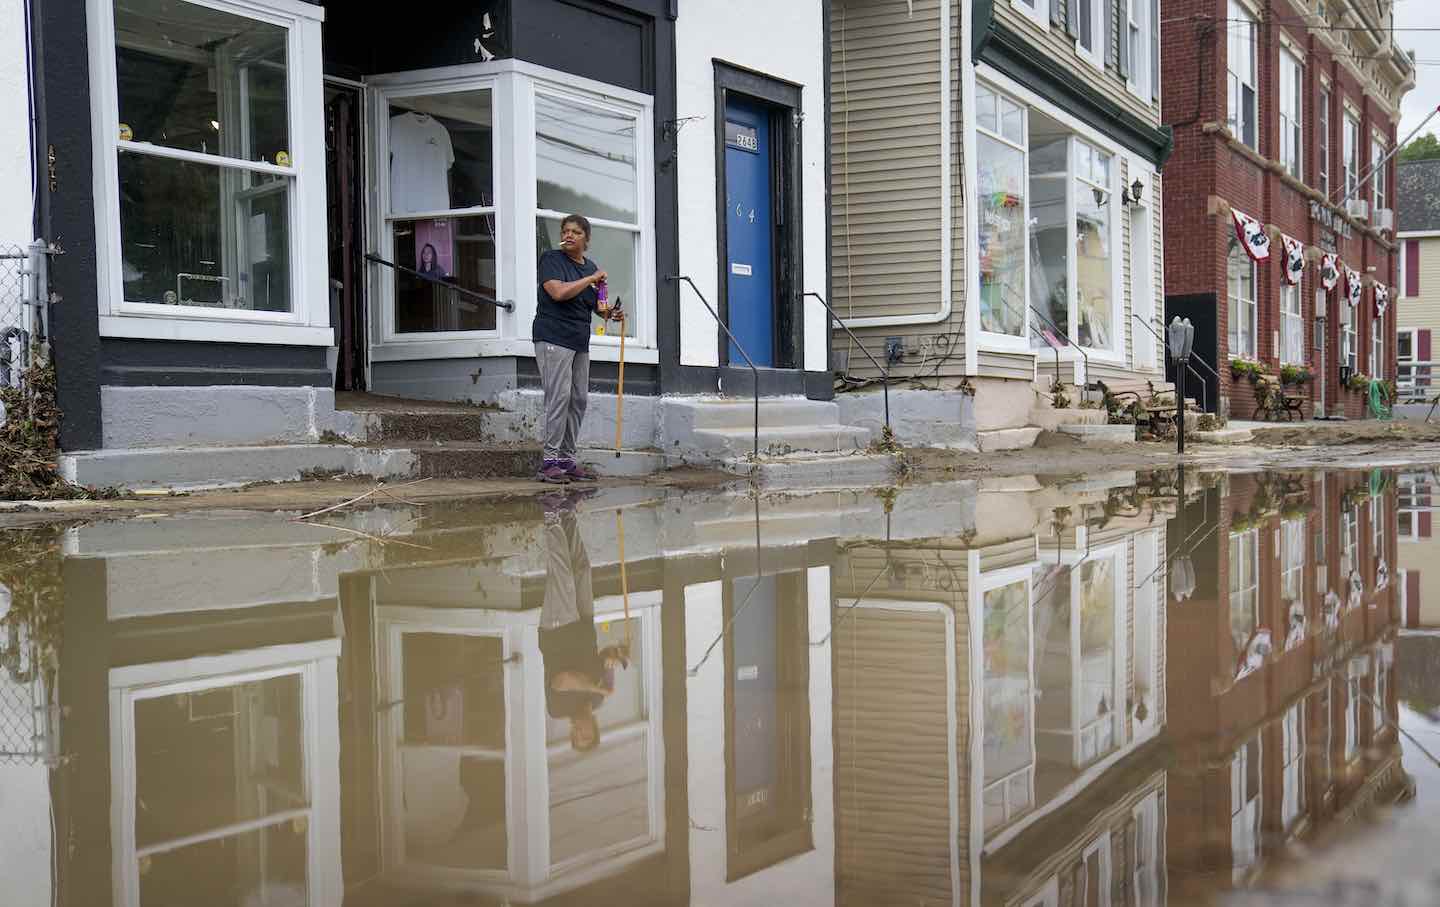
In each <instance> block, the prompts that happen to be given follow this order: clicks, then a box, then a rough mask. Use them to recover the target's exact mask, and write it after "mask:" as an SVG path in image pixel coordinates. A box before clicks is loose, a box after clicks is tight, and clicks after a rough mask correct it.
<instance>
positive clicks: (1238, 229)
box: [1230, 208, 1270, 261]
mask: <svg viewBox="0 0 1440 907" xmlns="http://www.w3.org/2000/svg"><path fill="white" fill-rule="evenodd" d="M1230 217H1231V219H1232V220H1234V221H1235V236H1236V238H1237V239H1239V240H1240V244H1241V245H1242V246H1244V247H1245V254H1247V255H1249V256H1250V258H1251V259H1252V260H1253V261H1265V260H1267V259H1269V258H1270V236H1269V234H1267V233H1266V232H1265V225H1264V224H1262V223H1260V222H1259V221H1258V220H1256V219H1255V218H1253V217H1251V216H1250V215H1248V214H1245V213H1244V212H1242V211H1241V210H1239V209H1238V208H1231V209H1230Z"/></svg>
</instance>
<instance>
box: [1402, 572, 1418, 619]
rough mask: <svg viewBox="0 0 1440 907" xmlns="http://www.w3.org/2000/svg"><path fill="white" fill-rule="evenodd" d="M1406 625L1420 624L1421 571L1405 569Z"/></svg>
mask: <svg viewBox="0 0 1440 907" xmlns="http://www.w3.org/2000/svg"><path fill="white" fill-rule="evenodd" d="M1405 626H1406V627H1418V626H1420V571H1419V570H1406V571H1405Z"/></svg>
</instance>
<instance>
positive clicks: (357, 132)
mask: <svg viewBox="0 0 1440 907" xmlns="http://www.w3.org/2000/svg"><path fill="white" fill-rule="evenodd" d="M325 91H326V94H327V98H326V101H325V118H326V123H325V133H326V134H325V138H326V144H327V147H326V149H325V150H326V171H327V172H326V177H327V179H326V182H327V187H328V188H327V193H326V195H327V197H326V206H325V207H326V213H327V215H328V217H329V218H330V219H331V221H332V222H331V223H330V224H329V231H328V232H329V235H328V237H327V246H326V254H327V256H328V257H329V261H330V275H329V281H330V282H329V283H328V286H329V287H330V292H331V297H330V326H331V328H332V330H333V331H334V332H335V347H336V356H335V382H334V384H335V390H337V391H363V390H365V389H366V386H367V383H368V381H367V379H368V375H369V357H370V343H369V339H370V333H369V319H368V318H367V314H368V313H367V310H366V304H367V297H366V293H365V279H364V275H365V265H364V260H363V258H362V256H363V254H364V250H365V236H366V233H365V144H366V143H365V126H366V118H365V94H364V92H365V89H364V85H362V84H361V83H359V82H353V81H350V80H348V79H339V78H336V77H333V76H326V77H325ZM332 91H334V92H339V93H343V94H345V95H348V96H349V97H350V99H351V104H350V107H351V112H350V114H349V117H348V121H347V122H344V123H342V122H340V120H339V119H338V118H337V119H335V120H332V119H331V117H332V116H337V117H338V113H337V111H333V110H332V109H331V106H330V98H329V97H328V95H329V94H330V92H332ZM347 126H348V128H349V130H350V136H351V139H350V148H351V149H353V150H352V151H351V152H350V156H349V157H348V158H347V156H346V149H343V148H340V147H339V146H338V142H339V140H340V138H341V136H340V133H341V131H342V130H343V129H344V128H345V127H347ZM331 141H335V142H337V146H336V147H334V148H330V147H328V146H329V144H330V142H331ZM331 154H333V155H334V167H333V172H331V171H332V167H331V160H330V156H331ZM331 192H333V193H335V195H334V196H333V197H332V196H331V195H330V193H331ZM347 192H348V193H349V196H350V197H349V214H350V217H349V223H348V225H347V223H346V218H345V217H344V216H343V208H344V207H345V205H346V201H345V199H344V198H343V195H344V194H345V193H347ZM336 219H338V221H339V223H335V222H334V221H335V220H336ZM347 226H348V227H349V229H348V230H347V229H346V227H347ZM346 234H348V235H346ZM337 238H338V239H339V240H340V241H341V242H348V244H349V248H348V249H347V250H345V251H342V252H337V251H336V248H335V245H334V243H335V240H336V239H337ZM336 281H338V282H339V286H336V284H335V282H336Z"/></svg>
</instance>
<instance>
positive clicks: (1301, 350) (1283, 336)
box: [1280, 286, 1305, 365]
mask: <svg viewBox="0 0 1440 907" xmlns="http://www.w3.org/2000/svg"><path fill="white" fill-rule="evenodd" d="M1280 362H1281V363H1282V364H1284V365H1303V364H1304V363H1305V324H1304V321H1303V319H1302V318H1301V315H1300V288H1299V287H1295V286H1282V287H1281V288H1280Z"/></svg>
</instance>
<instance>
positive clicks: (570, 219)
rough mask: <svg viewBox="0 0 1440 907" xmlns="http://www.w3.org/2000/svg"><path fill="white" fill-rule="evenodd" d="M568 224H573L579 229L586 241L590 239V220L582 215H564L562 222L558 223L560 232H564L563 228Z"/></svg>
mask: <svg viewBox="0 0 1440 907" xmlns="http://www.w3.org/2000/svg"><path fill="white" fill-rule="evenodd" d="M569 224H574V225H575V226H577V227H579V228H580V232H581V233H584V234H585V238H586V239H589V238H590V220H589V218H587V217H586V216H585V215H583V214H567V215H565V219H564V220H562V221H560V230H561V231H562V232H563V231H564V230H565V227H566V226H567V225H569Z"/></svg>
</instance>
